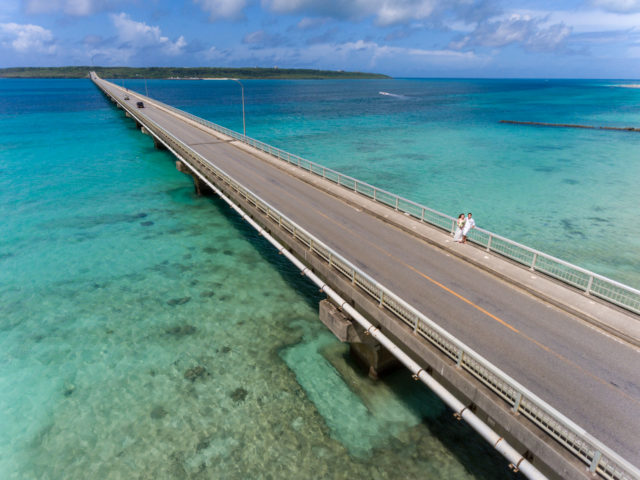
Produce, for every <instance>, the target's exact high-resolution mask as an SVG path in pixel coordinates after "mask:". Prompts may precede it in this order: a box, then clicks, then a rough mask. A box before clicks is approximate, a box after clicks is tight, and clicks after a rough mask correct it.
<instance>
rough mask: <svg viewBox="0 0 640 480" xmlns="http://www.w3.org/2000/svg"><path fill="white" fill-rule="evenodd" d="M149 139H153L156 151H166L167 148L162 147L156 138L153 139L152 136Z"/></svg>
mask: <svg viewBox="0 0 640 480" xmlns="http://www.w3.org/2000/svg"><path fill="white" fill-rule="evenodd" d="M151 138H153V146H154V147H156V149H158V150H166V149H167V147H165V146H164V143H162V142H161V141H160V140H158V139H157V138H156V137H154V136H153V135H152V136H151Z"/></svg>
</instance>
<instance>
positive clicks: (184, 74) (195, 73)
mask: <svg viewBox="0 0 640 480" xmlns="http://www.w3.org/2000/svg"><path fill="white" fill-rule="evenodd" d="M90 71H94V72H96V73H97V74H98V75H99V76H100V77H102V78H136V77H140V78H164V79H201V78H240V79H318V80H321V79H333V78H335V79H375V78H378V79H379V78H390V77H388V76H386V75H382V74H378V73H364V72H345V71H342V70H337V71H334V70H311V69H302V68H277V67H276V68H224V67H193V68H191V67H189V68H178V67H149V68H135V67H86V66H84V67H14V68H1V69H0V77H2V78H85V77H88V76H89V72H90Z"/></svg>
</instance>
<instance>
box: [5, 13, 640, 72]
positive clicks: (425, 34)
mask: <svg viewBox="0 0 640 480" xmlns="http://www.w3.org/2000/svg"><path fill="white" fill-rule="evenodd" d="M92 64H93V65H103V66H116V65H118V66H120V65H125V66H181V67H190V66H226V67H241V66H258V67H274V66H278V67H281V68H285V67H287V68H319V69H330V70H357V71H367V72H378V73H385V74H387V75H391V76H395V77H542V78H557V77H560V78H625V79H638V78H640V0H557V1H548V0H539V1H533V0H505V1H500V0H450V1H439V0H343V1H338V0H184V1H181V2H179V1H169V0H22V1H18V0H2V1H1V2H0V67H17V66H64V65H92Z"/></svg>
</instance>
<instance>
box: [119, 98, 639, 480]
mask: <svg viewBox="0 0 640 480" xmlns="http://www.w3.org/2000/svg"><path fill="white" fill-rule="evenodd" d="M107 94H108V95H110V94H109V93H107ZM110 96H112V97H113V95H110ZM150 101H152V102H155V100H150ZM119 103H120V105H122V106H123V108H125V110H127V111H128V112H129V114H130V115H132V116H133V117H134V118H135V119H136V120H137V121H138V122H139V123H141V124H143V125H145V127H146V128H147V129H148V130H149V131H150V132H152V133H153V134H154V135H155V136H157V137H159V138H160V139H161V140H162V141H163V142H165V143H166V144H167V145H168V146H170V147H171V148H173V149H174V150H175V151H177V152H180V154H181V155H183V156H184V157H185V158H186V159H188V160H189V161H191V162H193V163H194V165H196V166H197V168H198V169H199V170H201V171H202V172H203V173H204V172H207V173H208V174H209V175H212V176H213V177H214V178H216V179H217V180H218V181H221V182H223V183H224V184H226V185H227V186H228V187H229V188H231V189H232V190H234V191H235V192H236V193H238V194H239V195H240V196H242V198H244V199H245V200H246V201H247V202H249V203H250V204H251V205H253V206H254V207H255V208H257V209H258V210H259V211H261V212H262V213H263V214H264V215H265V216H266V217H267V218H268V219H270V220H271V221H273V222H274V223H276V224H277V225H278V226H279V227H280V228H282V229H284V230H286V231H287V232H289V234H291V235H292V236H293V237H294V238H296V239H297V240H298V241H300V242H302V243H303V244H304V245H306V246H307V247H308V248H309V249H310V250H311V251H312V252H314V253H315V254H317V255H318V256H319V257H321V258H323V259H324V260H325V261H326V262H327V263H328V264H329V266H330V267H332V268H334V269H336V270H337V271H338V272H340V273H341V274H342V275H344V276H345V277H346V278H348V279H349V280H350V281H351V282H352V284H354V285H356V286H358V287H360V288H361V289H362V290H363V291H365V292H367V293H368V294H369V295H370V296H371V297H373V298H374V299H375V300H376V301H377V302H378V303H379V305H380V306H381V307H383V308H385V309H387V310H388V311H390V312H392V313H393V314H395V315H396V316H397V317H398V318H399V319H400V320H401V321H402V322H404V323H405V324H407V325H408V326H409V327H411V328H412V329H413V331H414V332H415V333H416V334H418V335H420V336H421V337H422V338H424V339H426V340H427V341H429V342H430V343H431V344H432V345H434V346H435V347H436V348H438V350H440V351H441V352H442V353H443V354H445V355H446V356H447V357H449V358H450V359H451V360H452V361H454V362H455V363H456V365H457V366H458V367H459V368H461V369H464V370H465V371H467V372H469V373H470V374H471V375H473V376H474V377H475V378H476V379H478V381H480V382H481V383H482V384H483V385H485V386H486V387H488V388H489V389H490V390H492V391H493V392H494V393H495V394H497V395H498V396H499V397H500V398H502V399H503V400H504V401H505V402H507V404H508V405H509V406H510V407H511V409H512V411H513V412H514V413H519V414H521V415H523V416H525V417H526V418H528V419H529V420H530V421H531V422H533V423H534V424H536V425H537V426H538V427H539V428H541V429H542V430H543V431H545V432H546V433H547V434H548V435H550V436H551V437H552V438H553V439H555V440H556V441H558V442H559V443H560V444H561V445H563V446H564V447H565V448H567V449H568V450H569V451H570V452H571V453H573V454H574V455H575V456H576V457H578V458H579V459H580V460H581V461H582V462H584V463H585V464H586V465H587V466H588V469H589V471H590V472H592V473H597V474H599V475H601V476H602V477H603V478H606V479H610V480H637V479H640V470H639V469H638V468H636V467H635V466H633V465H632V464H630V463H629V462H628V461H626V460H625V459H623V458H622V457H620V456H619V455H618V454H617V453H615V452H614V451H613V450H611V449H610V448H609V447H607V446H606V445H604V444H603V443H602V442H600V441H599V440H597V439H596V438H594V437H593V436H592V435H590V434H589V433H587V432H586V431H584V430H583V429H582V428H581V427H579V426H578V425H576V424H575V423H574V422H573V421H571V420H570V419H568V418H566V417H565V416H564V415H562V414H561V413H560V412H558V411H557V410H555V409H554V408H553V407H552V406H550V405H548V404H547V403H546V402H544V401H543V400H542V399H540V398H539V397H537V396H536V395H535V394H533V393H532V392H530V391H529V390H527V389H526V388H525V387H524V386H522V385H521V384H519V383H518V382H517V381H515V380H514V379H513V378H511V377H510V376H508V375H507V374H506V373H504V372H503V371H501V370H500V369H499V368H497V367H496V366H494V365H493V364H491V363H490V362H489V361H488V360H486V359H484V358H483V357H482V356H481V355H479V354H478V353H476V352H475V351H473V350H472V349H471V348H469V347H468V346H467V345H465V344H464V343H462V342H460V341H459V340H457V339H456V338H455V337H453V336H452V335H450V334H449V333H448V332H447V331H446V330H444V329H443V328H441V327H440V326H438V325H437V324H436V323H434V322H433V321H432V320H430V319H429V318H428V317H427V316H426V315H424V314H423V313H421V312H419V311H418V310H416V309H415V308H414V307H412V306H411V305H410V304H408V303H407V302H406V301H404V300H402V299H401V298H400V297H398V296H397V295H395V294H394V293H393V292H391V291H390V290H389V289H387V288H386V287H384V286H383V285H381V284H380V283H378V282H377V281H376V280H374V279H373V278H371V277H370V276H368V275H367V274H366V273H364V272H362V271H361V270H359V269H358V268H357V267H355V266H354V265H353V264H352V263H351V262H349V261H348V260H346V259H345V258H343V257H342V256H341V255H339V254H338V253H336V252H334V251H333V250H332V249H331V248H329V247H328V246H326V245H325V244H324V243H322V242H321V241H320V240H319V239H317V238H315V237H314V236H313V235H311V234H309V233H308V232H307V231H306V230H304V229H303V228H302V227H300V226H298V225H297V224H296V223H295V222H293V221H292V220H290V219H288V218H287V217H286V216H285V215H283V214H282V213H280V212H279V211H278V210H276V209H274V208H272V207H271V206H270V205H269V204H268V203H267V202H265V201H263V200H262V199H261V198H260V197H258V196H257V195H255V194H254V193H253V192H251V191H250V190H248V189H246V188H245V187H243V186H242V185H241V184H240V183H238V182H237V181H236V180H234V179H233V178H232V177H230V176H229V175H227V174H226V173H225V172H224V171H222V170H221V169H219V168H217V167H215V166H214V165H212V164H211V163H209V162H208V161H207V160H206V159H205V158H204V157H202V156H201V155H200V154H198V153H197V152H195V151H194V150H193V149H191V148H190V147H189V146H188V145H186V144H184V143H182V142H181V141H180V140H179V139H177V138H176V137H174V136H173V134H171V133H170V132H168V131H166V130H165V129H164V128H163V127H161V126H160V125H158V124H156V123H155V122H153V121H152V120H150V119H147V118H140V116H139V115H138V112H136V111H135V110H134V109H133V108H131V107H130V106H129V105H126V104H123V102H119ZM158 103H160V102H158ZM172 110H177V109H172ZM177 112H180V111H179V110H177ZM180 114H181V115H182V112H180ZM188 116H189V118H191V119H193V116H192V115H190V114H188ZM195 118H197V117H195ZM225 130H226V129H225ZM222 133H224V132H222ZM225 134H226V133H225Z"/></svg>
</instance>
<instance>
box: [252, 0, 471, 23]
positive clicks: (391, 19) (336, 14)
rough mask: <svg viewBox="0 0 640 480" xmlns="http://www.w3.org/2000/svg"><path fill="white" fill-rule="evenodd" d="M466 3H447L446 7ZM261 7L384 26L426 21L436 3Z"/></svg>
mask: <svg viewBox="0 0 640 480" xmlns="http://www.w3.org/2000/svg"><path fill="white" fill-rule="evenodd" d="M460 2H461V3H468V1H467V0H456V1H453V2H449V5H448V6H455V5H456V4H457V3H460ZM262 4H263V5H264V6H266V7H268V8H270V9H271V10H273V11H275V12H278V13H308V14H311V15H322V16H328V17H332V18H338V19H360V18H364V17H368V16H374V17H375V18H376V22H377V23H378V24H379V25H382V26H387V25H394V24H399V23H406V22H409V21H411V20H423V19H426V18H429V17H430V16H431V15H432V14H433V13H434V11H435V10H436V8H437V7H438V5H439V3H438V1H437V0H350V1H339V0H262Z"/></svg>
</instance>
